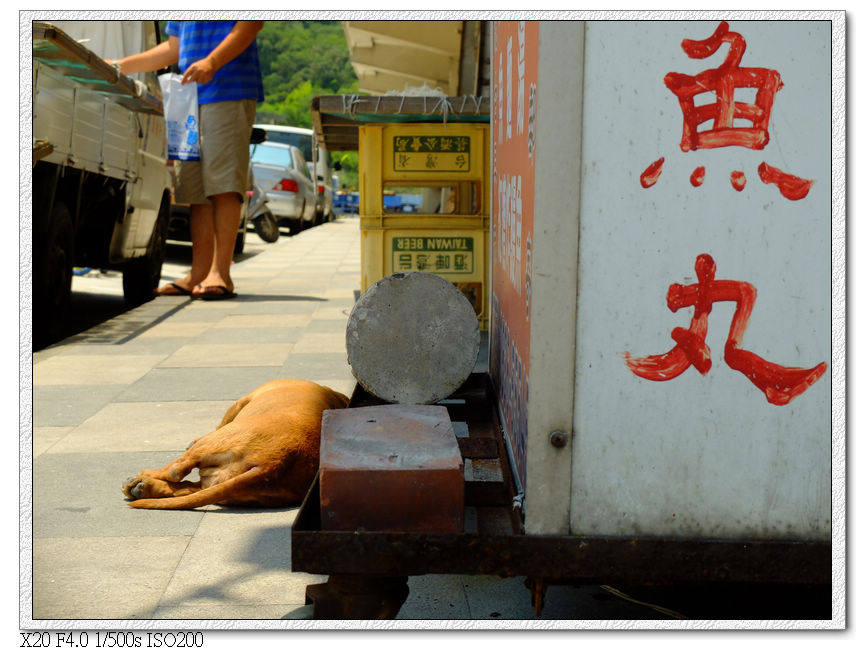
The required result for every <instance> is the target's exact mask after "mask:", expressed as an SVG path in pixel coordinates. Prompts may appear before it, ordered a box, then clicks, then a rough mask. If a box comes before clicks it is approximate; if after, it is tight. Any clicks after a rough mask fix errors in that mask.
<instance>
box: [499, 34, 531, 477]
mask: <svg viewBox="0 0 865 650" xmlns="http://www.w3.org/2000/svg"><path fill="white" fill-rule="evenodd" d="M537 80H538V23H537V22H535V21H529V22H525V21H502V22H497V23H496V24H495V51H494V52H493V88H494V91H493V119H492V141H493V165H492V169H493V188H492V194H493V197H492V207H493V211H492V227H491V229H490V230H491V238H492V248H491V257H492V329H491V332H490V337H491V355H490V371H491V374H492V378H493V382H494V384H495V387H496V392H497V394H498V398H499V405H500V406H501V409H502V414H503V415H504V419H505V422H504V424H505V427H506V429H507V433H508V437H509V439H510V442H511V449H512V450H513V452H514V460H515V462H516V465H517V472H518V474H519V476H520V480H521V481H522V483H523V485H525V480H526V437H527V435H528V432H527V425H528V413H527V407H528V404H527V401H528V386H529V332H530V329H531V286H532V285H531V280H532V260H531V254H532V245H531V242H532V229H533V226H534V201H535V149H534V146H535V137H534V134H535V119H536V115H537V104H536V98H537Z"/></svg>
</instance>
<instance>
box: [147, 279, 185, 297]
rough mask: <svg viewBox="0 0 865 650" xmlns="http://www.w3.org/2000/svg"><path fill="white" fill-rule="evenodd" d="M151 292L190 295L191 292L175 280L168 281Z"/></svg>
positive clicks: (159, 294)
mask: <svg viewBox="0 0 865 650" xmlns="http://www.w3.org/2000/svg"><path fill="white" fill-rule="evenodd" d="M153 294H154V295H156V296H191V295H192V292H191V291H190V290H189V289H184V288H183V287H181V286H180V285H179V284H177V283H176V282H170V283H168V284H166V285H165V286H164V287H162V288H161V289H157V290H156V291H154V292H153Z"/></svg>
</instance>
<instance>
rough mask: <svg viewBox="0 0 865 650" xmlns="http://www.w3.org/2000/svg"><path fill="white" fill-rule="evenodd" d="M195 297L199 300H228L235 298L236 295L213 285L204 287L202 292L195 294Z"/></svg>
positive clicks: (224, 288)
mask: <svg viewBox="0 0 865 650" xmlns="http://www.w3.org/2000/svg"><path fill="white" fill-rule="evenodd" d="M195 297H196V298H198V299H200V300H230V299H231V298H237V294H236V293H234V292H233V291H229V290H228V289H227V288H226V287H223V286H218V285H215V286H210V287H204V291H202V292H201V293H197V294H195Z"/></svg>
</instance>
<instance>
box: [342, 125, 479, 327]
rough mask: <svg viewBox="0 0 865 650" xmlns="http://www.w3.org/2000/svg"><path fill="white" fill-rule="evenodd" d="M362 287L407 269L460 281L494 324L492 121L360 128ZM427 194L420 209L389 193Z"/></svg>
mask: <svg viewBox="0 0 865 650" xmlns="http://www.w3.org/2000/svg"><path fill="white" fill-rule="evenodd" d="M358 136H359V143H358V144H359V155H360V165H359V168H360V228H361V289H362V290H363V291H366V289H367V288H368V287H369V286H371V285H372V284H374V283H375V282H376V281H378V280H380V279H381V278H383V277H385V276H387V275H390V274H392V273H398V272H400V271H427V272H430V273H435V274H437V275H441V276H442V277H445V278H447V279H448V280H450V281H451V282H453V283H454V284H455V285H456V286H457V287H459V288H460V290H462V291H463V293H464V294H465V295H466V297H467V298H468V299H469V301H470V302H471V303H472V304H473V305H474V307H475V311H476V313H477V314H478V321H479V324H480V327H481V329H488V327H489V293H488V290H487V282H488V277H489V272H488V268H489V253H488V240H489V222H490V219H489V212H490V208H489V206H490V197H489V184H488V182H487V181H488V178H489V125H487V124H447V125H445V124H422V123H399V124H372V125H364V126H361V127H359V129H358ZM403 191H410V192H420V193H421V194H422V196H423V202H422V205H421V206H420V212H414V213H410V214H405V213H401V212H389V211H387V210H386V209H385V199H384V197H385V194H386V193H400V192H403Z"/></svg>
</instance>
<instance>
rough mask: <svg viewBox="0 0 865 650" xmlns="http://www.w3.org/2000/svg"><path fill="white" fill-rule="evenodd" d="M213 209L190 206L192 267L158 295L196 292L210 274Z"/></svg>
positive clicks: (212, 247) (202, 205) (199, 205)
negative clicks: (197, 287)
mask: <svg viewBox="0 0 865 650" xmlns="http://www.w3.org/2000/svg"><path fill="white" fill-rule="evenodd" d="M214 236H215V235H214V231H213V207H212V206H211V204H210V203H195V204H192V205H190V206H189V238H190V239H191V240H192V267H191V268H190V269H189V272H188V273H187V274H186V275H185V276H184V277H183V278H181V279H180V280H178V281H177V282H172V283H169V284H167V285H165V286H164V287H162V288H160V289H158V290H157V291H156V294H157V295H169V296H170V295H177V293H178V289H180V290H185V291H190V292H194V290H195V288H196V286H197V285H198V284H199V283H201V282H202V281H203V280H204V279H205V278H206V277H207V274H208V273H209V272H210V267H211V266H212V264H213V250H214V244H213V242H214Z"/></svg>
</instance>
